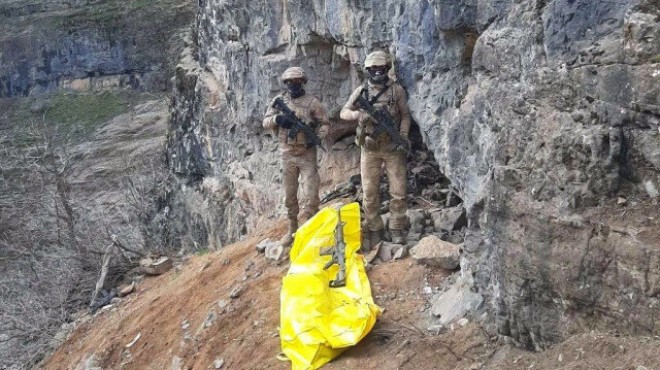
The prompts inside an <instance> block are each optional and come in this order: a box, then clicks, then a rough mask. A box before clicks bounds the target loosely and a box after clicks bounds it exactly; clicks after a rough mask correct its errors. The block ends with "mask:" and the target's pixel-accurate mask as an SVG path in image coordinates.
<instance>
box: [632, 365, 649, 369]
mask: <svg viewBox="0 0 660 370" xmlns="http://www.w3.org/2000/svg"><path fill="white" fill-rule="evenodd" d="M635 370H649V369H648V368H647V367H646V366H642V365H637V367H636V368H635Z"/></svg>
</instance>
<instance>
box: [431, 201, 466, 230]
mask: <svg viewBox="0 0 660 370" xmlns="http://www.w3.org/2000/svg"><path fill="white" fill-rule="evenodd" d="M431 218H432V219H433V228H434V230H435V231H436V232H442V231H452V230H460V229H462V228H463V227H466V226H467V218H466V212H465V209H464V208H463V207H462V206H456V207H452V208H445V209H440V210H438V211H435V212H433V213H432V214H431Z"/></svg>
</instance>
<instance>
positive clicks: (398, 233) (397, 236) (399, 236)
mask: <svg viewBox="0 0 660 370" xmlns="http://www.w3.org/2000/svg"><path fill="white" fill-rule="evenodd" d="M390 234H391V235H392V243H394V244H401V245H403V244H406V238H405V237H404V236H403V230H390Z"/></svg>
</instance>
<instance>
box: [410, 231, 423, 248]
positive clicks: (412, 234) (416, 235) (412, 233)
mask: <svg viewBox="0 0 660 370" xmlns="http://www.w3.org/2000/svg"><path fill="white" fill-rule="evenodd" d="M421 238H422V233H421V232H415V231H413V230H409V231H408V236H407V237H406V240H407V241H408V242H412V243H417V242H418V241H419V240H420V239H421ZM413 245H414V244H413Z"/></svg>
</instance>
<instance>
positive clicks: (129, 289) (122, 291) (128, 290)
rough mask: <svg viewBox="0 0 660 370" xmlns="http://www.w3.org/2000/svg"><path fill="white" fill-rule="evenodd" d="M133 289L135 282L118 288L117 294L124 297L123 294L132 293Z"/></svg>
mask: <svg viewBox="0 0 660 370" xmlns="http://www.w3.org/2000/svg"><path fill="white" fill-rule="evenodd" d="M134 291H135V282H133V283H131V284H130V285H127V286H125V287H122V288H121V289H119V293H118V295H119V297H125V296H127V295H129V294H131V293H133V292H134Z"/></svg>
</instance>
